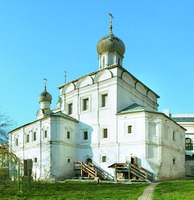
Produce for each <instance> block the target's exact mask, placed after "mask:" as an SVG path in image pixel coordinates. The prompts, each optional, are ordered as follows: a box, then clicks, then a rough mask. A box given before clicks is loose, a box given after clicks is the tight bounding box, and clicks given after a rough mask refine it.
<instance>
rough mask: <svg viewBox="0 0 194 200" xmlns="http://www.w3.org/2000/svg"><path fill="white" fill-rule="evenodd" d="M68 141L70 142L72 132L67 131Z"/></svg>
mask: <svg viewBox="0 0 194 200" xmlns="http://www.w3.org/2000/svg"><path fill="white" fill-rule="evenodd" d="M67 139H68V140H70V139H71V132H70V131H67Z"/></svg>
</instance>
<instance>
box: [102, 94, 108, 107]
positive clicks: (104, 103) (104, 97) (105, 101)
mask: <svg viewBox="0 0 194 200" xmlns="http://www.w3.org/2000/svg"><path fill="white" fill-rule="evenodd" d="M107 106H108V93H102V94H101V96H100V107H101V108H106V107H107Z"/></svg>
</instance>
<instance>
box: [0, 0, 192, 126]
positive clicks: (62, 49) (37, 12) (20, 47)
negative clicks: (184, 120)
mask: <svg viewBox="0 0 194 200" xmlns="http://www.w3.org/2000/svg"><path fill="white" fill-rule="evenodd" d="M108 13H112V14H113V16H114V19H113V33H114V34H115V35H116V36H118V37H119V38H120V39H122V40H123V42H124V43H125V46H126V53H125V57H124V63H123V67H124V68H126V69H127V70H128V71H129V72H130V73H132V74H133V75H134V76H135V77H136V78H138V79H139V80H140V81H141V82H143V83H144V84H146V85H147V86H148V87H149V88H150V89H152V90H153V91H155V92H156V93H157V94H158V95H159V96H160V99H159V100H158V103H159V105H160V106H159V111H163V109H170V111H171V113H194V103H193V102H194V78H193V75H194V1H193V0H186V1H185V0H162V1H161V0H120V1H117V0H93V1H91V0H82V1H81V0H71V1H69V0H33V1H32V0H17V1H16V0H0V112H1V113H6V115H8V116H10V117H12V118H13V119H14V120H15V121H16V122H17V125H16V126H21V125H23V124H25V123H28V122H31V121H34V120H36V112H37V110H38V109H39V103H38V95H39V94H40V93H41V92H42V91H43V79H44V78H47V79H48V81H47V90H48V91H49V92H50V93H51V94H52V96H53V101H52V105H51V108H55V106H56V103H57V100H58V95H59V90H58V86H60V85H62V84H63V83H64V71H67V81H71V80H73V79H76V78H78V77H81V76H83V75H85V74H88V73H91V72H94V71H96V70H98V59H97V58H98V56H97V52H96V44H97V42H98V41H99V40H100V39H101V38H102V37H103V36H105V35H106V34H108V33H109V15H108Z"/></svg>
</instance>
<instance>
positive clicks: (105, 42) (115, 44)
mask: <svg viewBox="0 0 194 200" xmlns="http://www.w3.org/2000/svg"><path fill="white" fill-rule="evenodd" d="M97 52H98V54H103V53H105V52H117V53H118V54H120V55H121V56H123V55H124V53H125V45H124V43H123V41H122V40H121V39H119V38H118V37H116V36H115V35H114V34H113V33H112V32H111V33H110V34H108V35H106V36H105V37H103V38H102V39H100V41H99V42H98V44H97Z"/></svg>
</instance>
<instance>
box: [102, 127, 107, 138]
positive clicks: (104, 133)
mask: <svg viewBox="0 0 194 200" xmlns="http://www.w3.org/2000/svg"><path fill="white" fill-rule="evenodd" d="M102 134H103V135H102V137H103V138H108V129H107V128H104V129H102Z"/></svg>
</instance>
